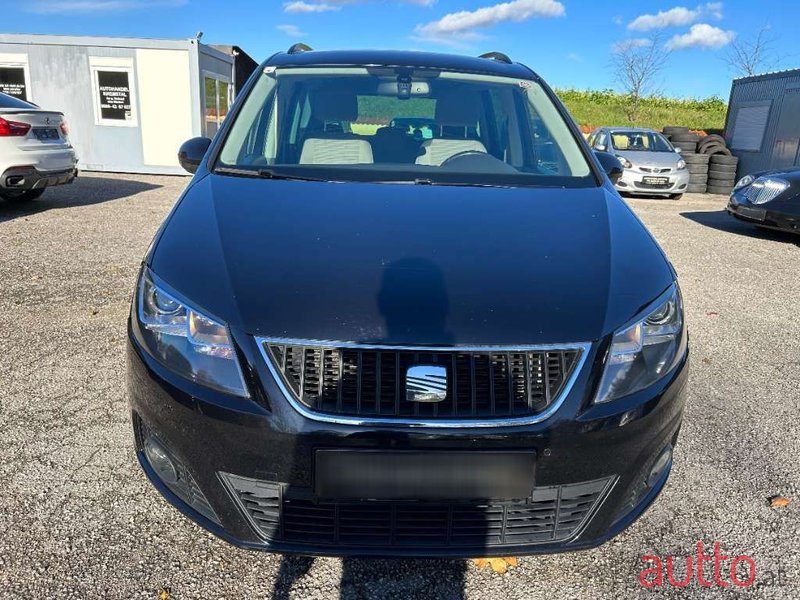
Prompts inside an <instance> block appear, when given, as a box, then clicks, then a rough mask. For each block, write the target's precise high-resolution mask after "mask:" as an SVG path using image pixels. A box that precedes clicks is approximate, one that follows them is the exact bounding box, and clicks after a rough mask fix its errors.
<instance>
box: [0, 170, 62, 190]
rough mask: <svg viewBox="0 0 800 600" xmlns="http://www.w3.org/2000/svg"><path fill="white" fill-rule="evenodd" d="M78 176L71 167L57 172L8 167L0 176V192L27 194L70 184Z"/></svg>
mask: <svg viewBox="0 0 800 600" xmlns="http://www.w3.org/2000/svg"><path fill="white" fill-rule="evenodd" d="M77 176H78V170H77V169H76V168H75V167H74V166H73V167H69V168H67V169H60V170H57V171H40V170H39V169H37V168H35V167H30V166H26V167H10V168H8V169H6V170H5V171H4V172H3V174H2V175H0V191H4V192H27V191H30V190H40V189H44V188H46V187H51V186H54V185H64V184H67V183H72V181H73V179H75V177H77Z"/></svg>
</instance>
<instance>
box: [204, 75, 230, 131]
mask: <svg viewBox="0 0 800 600" xmlns="http://www.w3.org/2000/svg"><path fill="white" fill-rule="evenodd" d="M203 88H204V89H205V107H204V108H205V120H204V122H203V127H204V131H203V133H204V135H205V136H206V137H210V138H211V137H214V134H216V133H217V130H219V128H220V126H221V125H222V122H223V121H224V120H225V117H227V116H228V108H229V107H230V103H231V93H232V91H233V86H232V85H231V83H230V81H229V80H226V79H223V78H221V77H219V76H218V75H212V74H210V73H204V75H203Z"/></svg>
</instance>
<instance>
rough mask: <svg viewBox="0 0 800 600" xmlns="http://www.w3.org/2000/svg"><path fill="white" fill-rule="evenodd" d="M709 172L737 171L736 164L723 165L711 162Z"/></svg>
mask: <svg viewBox="0 0 800 600" xmlns="http://www.w3.org/2000/svg"><path fill="white" fill-rule="evenodd" d="M708 170H709V172H711V171H716V172H717V173H736V165H721V164H719V163H713V162H712V163H709V165H708Z"/></svg>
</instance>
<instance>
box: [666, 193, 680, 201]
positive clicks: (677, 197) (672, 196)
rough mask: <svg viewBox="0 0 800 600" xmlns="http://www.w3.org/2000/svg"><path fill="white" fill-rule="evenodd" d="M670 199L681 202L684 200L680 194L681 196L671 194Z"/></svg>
mask: <svg viewBox="0 0 800 600" xmlns="http://www.w3.org/2000/svg"><path fill="white" fill-rule="evenodd" d="M669 198H670V200H680V199H681V198H683V193H680V194H670V195H669Z"/></svg>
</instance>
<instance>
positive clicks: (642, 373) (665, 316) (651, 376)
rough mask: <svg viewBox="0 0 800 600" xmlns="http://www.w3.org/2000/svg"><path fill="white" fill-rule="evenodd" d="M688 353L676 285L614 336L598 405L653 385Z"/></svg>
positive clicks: (678, 291)
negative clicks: (686, 351)
mask: <svg viewBox="0 0 800 600" xmlns="http://www.w3.org/2000/svg"><path fill="white" fill-rule="evenodd" d="M685 350H686V331H685V329H684V326H683V302H682V300H681V294H680V290H679V289H678V285H677V284H675V283H674V284H672V286H671V287H670V288H669V289H668V290H667V291H666V292H665V293H664V294H662V295H661V296H660V297H659V298H658V299H657V300H656V301H655V302H653V303H652V304H651V305H650V306H649V307H648V308H647V309H646V310H645V312H644V313H643V315H642V316H641V317H639V318H638V319H637V320H636V322H634V323H633V324H631V325H628V326H626V327H625V328H624V329H622V330H620V331H617V332H616V333H615V334H614V338H613V339H612V341H611V347H610V348H609V350H608V356H607V357H606V366H605V371H604V372H603V378H602V379H601V380H600V387H599V389H598V390H597V396H596V397H595V402H608V401H610V400H616V399H617V398H621V397H623V396H627V395H628V394H633V393H634V392H638V391H639V390H642V389H644V388H646V387H647V386H649V385H652V384H653V383H655V382H656V381H658V380H659V379H661V378H662V377H664V375H666V374H667V373H669V372H670V371H671V370H672V369H673V367H675V365H676V364H677V363H678V361H679V360H680V359H681V358H682V357H683V354H684V352H685Z"/></svg>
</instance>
